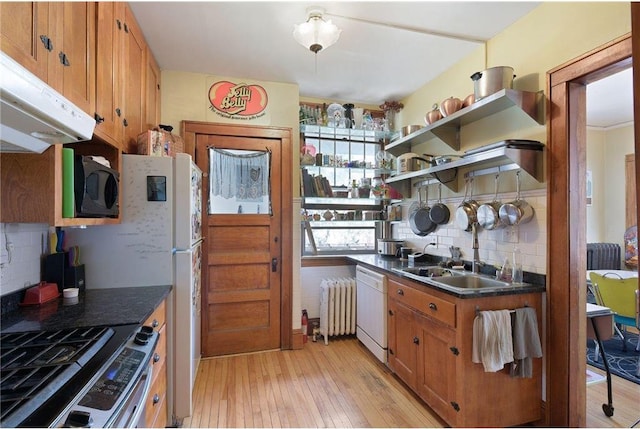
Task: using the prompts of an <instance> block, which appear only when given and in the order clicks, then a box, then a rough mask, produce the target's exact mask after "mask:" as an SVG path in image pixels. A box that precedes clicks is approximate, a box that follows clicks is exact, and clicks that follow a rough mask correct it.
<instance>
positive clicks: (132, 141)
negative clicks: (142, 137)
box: [122, 5, 147, 153]
mask: <svg viewBox="0 0 640 429" xmlns="http://www.w3.org/2000/svg"><path fill="white" fill-rule="evenodd" d="M124 33H125V34H124V37H125V42H124V49H125V53H124V55H123V59H124V62H125V63H124V65H123V68H122V70H123V72H124V76H123V82H124V85H125V87H124V118H123V125H124V140H123V145H122V151H123V152H126V153H137V152H138V144H137V138H138V135H139V134H140V133H142V131H143V124H144V123H145V117H146V116H145V115H146V113H145V100H146V84H145V80H144V77H145V72H146V69H147V66H146V63H145V52H146V43H145V41H144V37H143V36H142V32H141V31H140V28H139V27H138V24H137V22H136V20H135V18H134V16H133V13H132V12H131V8H130V7H129V5H126V6H125V11H124Z"/></svg>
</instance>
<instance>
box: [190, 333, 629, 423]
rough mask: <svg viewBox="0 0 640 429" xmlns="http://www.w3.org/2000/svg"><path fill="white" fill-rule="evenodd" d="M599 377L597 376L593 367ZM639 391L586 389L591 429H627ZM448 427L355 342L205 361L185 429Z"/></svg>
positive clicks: (620, 383) (617, 381)
mask: <svg viewBox="0 0 640 429" xmlns="http://www.w3.org/2000/svg"><path fill="white" fill-rule="evenodd" d="M589 369H592V370H593V371H594V372H595V371H597V370H595V369H593V368H591V367H589ZM638 398H640V386H638V385H636V384H634V383H631V382H629V381H626V380H623V379H621V378H618V377H614V383H613V405H614V407H615V413H614V416H613V417H612V418H607V417H606V416H605V415H604V413H603V412H602V403H603V402H606V400H607V391H606V383H599V384H594V385H591V386H589V387H588V388H587V426H588V427H629V426H630V425H631V424H633V423H634V422H635V420H636V419H638V418H640V406H638V403H639V399H638ZM444 426H445V423H444V421H443V420H441V419H440V418H439V417H438V416H437V415H436V414H435V413H434V412H433V411H431V409H430V408H429V407H427V406H426V405H425V404H424V403H423V402H422V401H421V400H420V399H419V398H418V397H417V396H415V395H413V394H412V393H411V392H410V391H409V390H408V389H407V388H406V387H405V386H404V385H403V384H402V382H400V381H399V380H398V379H397V378H396V377H395V376H393V375H392V374H391V373H390V372H389V370H388V369H387V368H386V367H385V366H384V365H382V364H381V363H380V362H378V361H377V360H376V359H375V358H374V357H373V355H372V354H371V353H370V352H369V351H368V350H367V349H366V348H365V347H364V346H362V345H361V344H360V342H359V341H358V340H357V339H355V338H350V337H347V338H341V339H332V340H331V341H330V342H329V346H325V345H324V343H321V342H318V343H313V342H309V343H307V344H306V345H305V347H304V349H302V350H293V351H269V352H262V353H254V354H245V355H234V356H226V357H219V358H212V359H203V360H202V361H201V363H200V366H199V368H198V375H197V378H196V386H195V391H194V411H193V415H192V416H191V417H190V418H186V419H185V420H184V422H183V427H265V428H266V427H444Z"/></svg>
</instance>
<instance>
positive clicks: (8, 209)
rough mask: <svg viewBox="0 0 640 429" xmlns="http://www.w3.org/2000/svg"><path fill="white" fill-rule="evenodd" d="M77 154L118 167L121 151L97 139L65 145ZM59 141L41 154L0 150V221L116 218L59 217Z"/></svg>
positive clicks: (75, 222)
mask: <svg viewBox="0 0 640 429" xmlns="http://www.w3.org/2000/svg"><path fill="white" fill-rule="evenodd" d="M64 147H68V148H73V150H74V152H75V154H76V155H97V156H104V157H105V158H106V159H108V160H109V161H110V162H111V167H112V168H113V169H115V170H118V171H119V170H120V165H121V164H120V159H121V157H120V151H119V150H118V149H117V148H115V147H113V146H110V145H105V144H102V143H99V142H81V143H73V144H68V145H64ZM62 148H63V146H62V145H59V144H56V145H52V146H51V147H49V149H47V150H46V151H44V152H43V153H41V154H35V153H2V154H0V165H2V168H0V178H1V179H2V180H1V182H0V203H1V206H2V211H0V222H6V223H46V224H48V225H51V226H80V225H104V224H115V223H119V222H120V220H119V218H63V217H62Z"/></svg>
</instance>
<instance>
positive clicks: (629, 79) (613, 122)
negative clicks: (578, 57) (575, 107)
mask: <svg viewBox="0 0 640 429" xmlns="http://www.w3.org/2000/svg"><path fill="white" fill-rule="evenodd" d="M632 70H633V69H632V68H628V69H626V70H624V71H622V72H620V73H617V74H614V75H612V76H609V77H606V78H604V79H600V80H599V81H597V82H594V83H592V84H589V85H588V86H587V125H589V126H592V127H602V128H608V127H616V126H620V125H625V124H628V123H630V122H633V73H632Z"/></svg>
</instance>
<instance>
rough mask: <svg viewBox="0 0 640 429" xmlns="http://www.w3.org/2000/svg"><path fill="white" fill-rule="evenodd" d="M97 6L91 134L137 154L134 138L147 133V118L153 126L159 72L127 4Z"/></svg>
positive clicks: (156, 122) (158, 105)
mask: <svg viewBox="0 0 640 429" xmlns="http://www.w3.org/2000/svg"><path fill="white" fill-rule="evenodd" d="M97 5H98V10H97V41H98V43H97V51H98V55H97V78H96V81H97V82H96V110H95V118H96V121H97V124H96V130H95V134H96V136H97V137H99V138H100V139H102V140H104V141H106V142H108V143H110V144H112V145H114V146H117V147H119V148H120V149H121V150H122V151H123V152H124V153H137V152H138V147H137V138H138V135H139V134H140V133H142V132H143V131H146V130H147V129H149V128H150V127H149V126H148V124H147V122H148V121H149V118H152V119H153V120H154V121H155V124H154V125H153V126H156V125H157V124H158V122H159V116H160V92H159V91H160V90H159V85H160V69H159V68H158V67H157V63H156V61H155V58H154V57H153V53H152V52H151V51H150V50H149V48H148V47H147V45H146V42H145V40H144V36H143V35H142V32H141V31H140V28H139V27H138V23H137V22H136V20H135V17H134V16H133V13H132V12H131V8H130V7H129V5H128V4H126V3H120V2H99V3H97ZM147 76H149V78H150V81H149V82H147V80H146V79H147ZM150 88H156V90H155V91H150ZM147 108H148V111H147Z"/></svg>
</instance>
